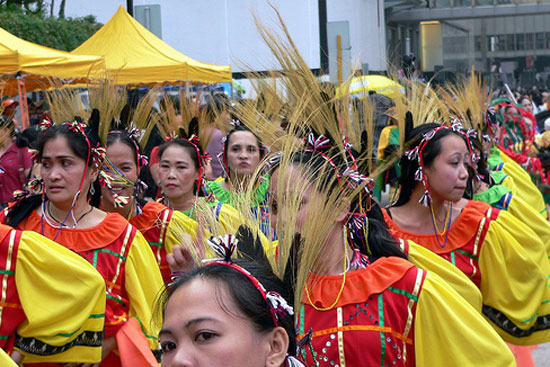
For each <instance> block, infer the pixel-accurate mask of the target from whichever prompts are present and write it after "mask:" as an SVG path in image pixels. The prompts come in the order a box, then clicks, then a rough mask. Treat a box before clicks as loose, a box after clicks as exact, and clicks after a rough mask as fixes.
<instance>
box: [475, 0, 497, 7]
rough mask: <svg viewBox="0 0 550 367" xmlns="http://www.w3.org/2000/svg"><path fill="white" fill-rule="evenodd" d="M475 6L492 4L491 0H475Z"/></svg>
mask: <svg viewBox="0 0 550 367" xmlns="http://www.w3.org/2000/svg"><path fill="white" fill-rule="evenodd" d="M475 4H476V6H487V5H493V0H475Z"/></svg>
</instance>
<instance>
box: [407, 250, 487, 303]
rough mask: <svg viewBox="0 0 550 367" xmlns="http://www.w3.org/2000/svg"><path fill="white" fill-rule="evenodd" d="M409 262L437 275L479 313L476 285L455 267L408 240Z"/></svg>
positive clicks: (479, 296) (479, 294)
mask: <svg viewBox="0 0 550 367" xmlns="http://www.w3.org/2000/svg"><path fill="white" fill-rule="evenodd" d="M408 257H409V261H410V262H412V263H413V264H414V265H416V266H417V267H419V268H421V269H423V270H426V271H428V272H433V273H435V274H437V275H439V276H440V277H441V278H442V279H443V280H445V281H446V282H447V284H449V285H450V286H451V287H452V288H453V289H454V290H455V291H457V292H458V294H460V295H461V296H462V298H464V299H465V300H466V301H467V302H468V303H469V304H470V305H471V306H472V307H473V308H475V309H476V310H477V311H478V312H481V307H482V304H483V300H482V297H481V292H480V291H479V289H478V288H477V287H476V285H475V284H474V283H473V282H472V281H471V280H470V279H469V278H468V277H467V276H466V275H465V274H464V273H463V272H462V271H461V270H460V269H458V268H457V267H456V266H454V265H453V264H451V263H450V262H448V261H447V260H445V259H443V258H442V257H441V256H438V255H437V254H435V253H433V252H432V251H430V250H428V249H426V248H424V247H423V246H420V245H418V244H416V243H414V242H412V241H410V240H409V255H408Z"/></svg>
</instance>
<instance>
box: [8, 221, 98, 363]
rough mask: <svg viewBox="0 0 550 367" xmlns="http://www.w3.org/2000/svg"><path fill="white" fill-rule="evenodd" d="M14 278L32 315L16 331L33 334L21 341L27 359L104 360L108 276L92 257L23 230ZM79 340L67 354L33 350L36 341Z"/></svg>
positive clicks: (58, 343) (52, 344)
mask: <svg viewBox="0 0 550 367" xmlns="http://www.w3.org/2000/svg"><path fill="white" fill-rule="evenodd" d="M12 233H15V231H13V232H12ZM15 281H16V284H17V291H18V294H19V299H20V301H21V306H22V307H23V310H24V312H25V315H26V317H27V320H26V321H25V322H24V323H22V324H21V325H20V326H19V328H18V329H17V333H18V334H19V336H21V337H22V338H29V339H23V340H21V343H17V344H16V345H17V347H18V350H20V351H21V352H22V353H23V355H24V356H25V362H27V363H37V362H80V363H85V362H86V363H95V362H99V361H100V360H101V348H100V346H101V342H102V335H103V328H104V323H105V281H104V280H103V278H102V277H101V275H100V274H99V273H98V272H97V271H96V270H95V269H94V267H93V266H92V265H91V264H90V263H89V262H88V261H86V260H84V259H83V258H81V257H80V256H79V255H77V254H75V253H74V252H72V251H70V250H67V249H66V248H65V247H63V246H61V245H59V244H57V243H55V242H53V241H51V240H49V239H47V238H45V237H43V236H41V235H40V234H38V233H34V232H31V231H28V232H23V234H22V236H21V240H20V242H19V250H18V253H17V264H16V272H15ZM90 339H92V342H91V341H90ZM75 340H76V344H81V345H75V346H73V347H72V348H69V349H67V350H66V351H64V352H62V353H56V354H52V355H49V356H38V355H37V354H33V353H31V351H32V346H33V345H34V346H35V347H37V346H39V347H40V348H45V349H46V350H47V348H50V347H51V348H52V349H53V348H54V347H61V346H66V345H68V344H69V343H71V342H73V341H75ZM31 343H32V344H31ZM86 344H88V345H86ZM23 350H24V351H23Z"/></svg>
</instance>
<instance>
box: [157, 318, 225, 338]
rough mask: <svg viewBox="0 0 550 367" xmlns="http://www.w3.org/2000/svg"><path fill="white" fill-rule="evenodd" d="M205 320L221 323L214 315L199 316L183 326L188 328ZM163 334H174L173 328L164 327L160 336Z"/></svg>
mask: <svg viewBox="0 0 550 367" xmlns="http://www.w3.org/2000/svg"><path fill="white" fill-rule="evenodd" d="M204 321H211V322H216V323H219V321H218V320H217V319H215V318H212V317H199V318H196V319H193V320H189V321H187V322H186V323H185V325H184V326H183V328H184V329H188V328H189V327H190V326H193V325H194V324H198V323H200V322H204ZM162 334H172V330H171V329H164V328H163V329H161V330H160V332H159V336H160V335H162Z"/></svg>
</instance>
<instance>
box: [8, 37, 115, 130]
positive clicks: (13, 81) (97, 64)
mask: <svg viewBox="0 0 550 367" xmlns="http://www.w3.org/2000/svg"><path fill="white" fill-rule="evenodd" d="M104 70H105V63H104V61H103V58H102V57H100V56H87V55H72V54H70V53H68V52H64V51H59V50H54V49H52V48H48V47H44V46H40V45H37V44H34V43H32V42H28V41H25V40H23V39H21V38H18V37H16V36H14V35H13V34H11V33H9V32H8V31H6V30H4V29H2V28H0V81H2V83H0V84H2V93H3V94H4V95H8V96H12V95H16V94H19V95H20V97H21V96H22V95H23V94H25V91H32V90H35V89H47V88H49V87H50V82H51V81H52V80H56V81H59V82H66V81H71V82H74V81H85V80H86V79H87V77H88V76H90V77H91V76H96V77H97V76H99V75H100V74H101V73H103V72H104ZM21 101H22V105H21V107H22V109H23V110H22V115H23V119H25V117H26V103H25V102H26V100H23V99H21ZM25 125H26V121H25V120H24V121H23V126H24V127H25Z"/></svg>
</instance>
